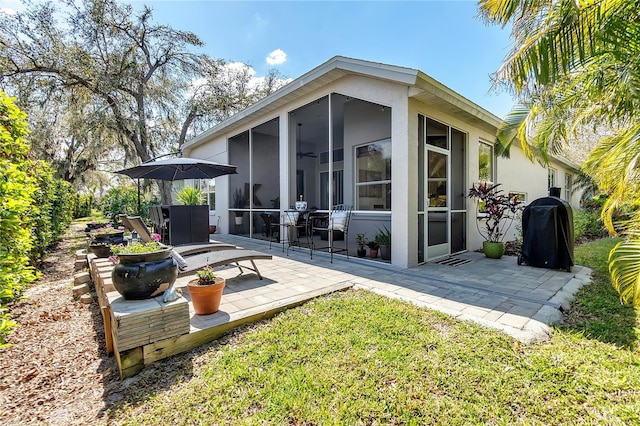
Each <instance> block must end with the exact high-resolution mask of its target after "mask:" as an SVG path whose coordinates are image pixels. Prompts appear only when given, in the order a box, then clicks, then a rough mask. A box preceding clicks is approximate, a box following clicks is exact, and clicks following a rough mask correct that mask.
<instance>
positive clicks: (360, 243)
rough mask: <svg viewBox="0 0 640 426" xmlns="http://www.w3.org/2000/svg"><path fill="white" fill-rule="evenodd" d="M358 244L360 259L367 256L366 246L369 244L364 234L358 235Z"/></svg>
mask: <svg viewBox="0 0 640 426" xmlns="http://www.w3.org/2000/svg"><path fill="white" fill-rule="evenodd" d="M356 244H357V246H358V252H357V253H358V257H364V256H365V255H366V254H367V251H366V250H365V248H364V246H365V245H366V244H367V239H366V237H365V235H364V234H357V235H356Z"/></svg>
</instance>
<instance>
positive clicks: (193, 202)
mask: <svg viewBox="0 0 640 426" xmlns="http://www.w3.org/2000/svg"><path fill="white" fill-rule="evenodd" d="M178 202H179V203H180V204H182V205H183V206H199V205H201V204H202V203H203V199H202V191H200V190H199V189H198V188H194V187H192V186H185V187H184V188H182V189H181V190H180V191H179V192H178Z"/></svg>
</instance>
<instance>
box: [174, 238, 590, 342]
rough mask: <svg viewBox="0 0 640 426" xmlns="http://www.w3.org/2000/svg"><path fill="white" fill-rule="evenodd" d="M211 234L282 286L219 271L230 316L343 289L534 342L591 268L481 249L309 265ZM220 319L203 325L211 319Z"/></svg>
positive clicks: (324, 258)
mask: <svg viewBox="0 0 640 426" xmlns="http://www.w3.org/2000/svg"><path fill="white" fill-rule="evenodd" d="M214 236H215V239H216V240H218V241H223V242H227V243H232V244H236V245H238V246H241V247H244V248H247V249H253V250H258V251H263V252H265V253H268V254H271V255H272V256H273V260H271V261H263V262H260V265H259V267H260V272H261V273H262V275H263V276H264V277H265V280H268V281H271V282H274V283H278V285H279V286H282V288H283V289H285V290H283V291H284V293H279V294H275V293H274V292H273V291H272V290H271V289H270V287H269V285H268V283H265V282H263V281H260V280H258V279H257V277H256V276H255V275H254V274H245V275H238V270H237V269H236V268H228V269H225V270H220V271H219V273H220V274H221V275H223V276H225V277H227V278H233V279H230V280H229V281H228V284H227V288H226V289H225V292H224V295H223V298H222V305H221V308H220V310H221V312H226V313H227V314H231V313H234V312H238V311H240V310H243V309H257V310H259V309H260V306H261V305H265V306H268V305H269V304H271V303H273V302H274V300H275V299H277V298H278V297H285V296H287V295H288V293H287V292H300V293H310V292H314V291H315V292H317V291H318V289H322V288H323V287H326V286H327V285H328V284H329V285H335V284H341V285H342V287H345V285H349V286H350V287H352V288H356V289H358V288H361V289H366V290H370V291H374V292H376V293H379V294H382V295H385V296H388V297H393V298H397V299H402V300H405V301H409V302H412V303H415V304H417V305H419V306H424V307H427V308H429V309H434V310H437V311H440V312H443V313H446V314H448V315H452V316H454V317H456V318H459V319H461V320H469V321H474V322H477V323H480V324H482V325H485V326H487V327H491V328H495V329H499V330H502V331H503V332H505V333H506V334H508V335H510V336H512V337H514V338H516V339H518V340H520V341H523V342H526V343H530V342H534V341H537V340H544V339H546V338H547V337H548V336H549V333H550V326H551V325H554V324H558V323H560V322H561V321H562V311H561V310H562V309H566V308H568V307H569V303H570V302H571V300H572V299H573V295H574V294H575V293H576V292H577V290H578V289H579V288H580V287H581V286H583V285H584V284H586V283H588V282H589V281H590V276H591V270H590V269H588V268H585V267H582V266H574V267H573V268H572V272H566V271H564V270H549V269H544V268H534V267H530V266H518V265H517V262H516V258H515V257H509V256H505V257H503V258H502V259H499V260H495V259H487V258H486V257H485V256H484V255H483V254H482V253H476V252H469V253H462V254H459V255H455V256H452V257H449V258H446V259H441V260H439V261H438V262H437V263H435V262H434V263H429V264H426V265H422V266H419V267H416V268H410V269H398V268H395V267H393V266H391V265H389V264H387V263H382V262H377V261H373V260H368V259H366V258H364V259H359V258H355V257H349V259H348V260H347V259H346V257H345V256H341V255H338V256H334V261H333V263H330V262H329V255H328V254H327V253H324V252H317V251H316V252H314V255H313V260H311V259H310V257H309V251H308V249H306V248H298V247H296V248H295V250H289V254H288V256H287V254H286V253H283V252H282V246H281V245H273V246H272V248H269V244H268V243H267V242H264V241H260V240H251V239H248V238H240V237H236V236H232V235H214ZM234 277H235V278H234ZM186 281H188V279H185V278H183V279H181V280H180V281H179V282H177V285H178V286H183V285H186ZM310 294H311V293H310ZM216 315H217V314H216ZM216 315H212V316H210V317H211V319H204V317H203V319H202V320H201V321H211V320H212V319H213V318H212V317H215V316H216ZM192 324H193V321H192Z"/></svg>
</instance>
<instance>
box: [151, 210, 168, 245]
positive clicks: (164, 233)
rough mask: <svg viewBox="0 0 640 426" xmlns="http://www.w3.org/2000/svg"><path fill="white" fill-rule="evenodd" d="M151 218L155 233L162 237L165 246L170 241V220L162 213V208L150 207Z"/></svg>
mask: <svg viewBox="0 0 640 426" xmlns="http://www.w3.org/2000/svg"><path fill="white" fill-rule="evenodd" d="M149 218H150V219H151V223H152V224H153V228H154V231H155V232H156V233H158V234H159V235H160V237H161V241H162V242H163V243H164V244H167V243H168V240H169V218H165V217H164V215H163V213H162V206H149Z"/></svg>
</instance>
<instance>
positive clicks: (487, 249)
mask: <svg viewBox="0 0 640 426" xmlns="http://www.w3.org/2000/svg"><path fill="white" fill-rule="evenodd" d="M482 251H483V252H484V255H485V256H487V257H488V258H490V259H500V258H501V257H502V255H503V254H504V243H496V242H493V241H484V242H483V243H482Z"/></svg>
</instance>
